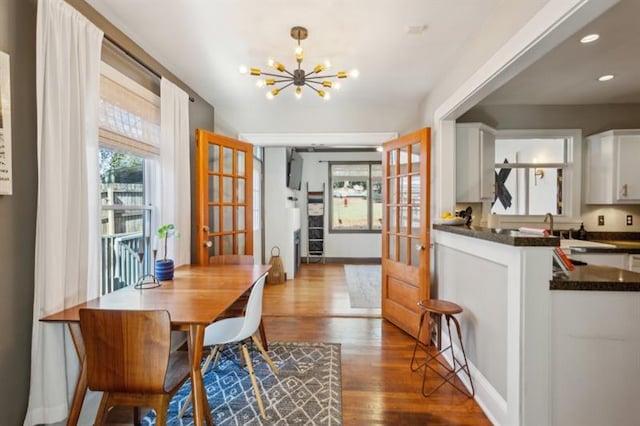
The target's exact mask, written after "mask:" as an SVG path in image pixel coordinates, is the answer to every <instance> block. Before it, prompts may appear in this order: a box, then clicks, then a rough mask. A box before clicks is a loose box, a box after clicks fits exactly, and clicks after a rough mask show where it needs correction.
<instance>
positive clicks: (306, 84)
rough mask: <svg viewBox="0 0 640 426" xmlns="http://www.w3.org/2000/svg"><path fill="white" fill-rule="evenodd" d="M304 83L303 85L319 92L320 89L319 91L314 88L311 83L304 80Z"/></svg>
mask: <svg viewBox="0 0 640 426" xmlns="http://www.w3.org/2000/svg"><path fill="white" fill-rule="evenodd" d="M304 85H305V86H308V87H310V88H311V89H313V90H315V91H316V93H320V91H319V90H318V89H316V88H315V87H313V86H312V85H310V84H309V83H306V82H305V83H304Z"/></svg>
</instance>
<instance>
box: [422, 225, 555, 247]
mask: <svg viewBox="0 0 640 426" xmlns="http://www.w3.org/2000/svg"><path fill="white" fill-rule="evenodd" d="M433 229H436V230H438V231H445V232H451V233H453V234H458V235H464V236H466V237H470V238H477V239H480V240H487V241H492V242H494V243H500V244H506V245H510V246H516V247H557V246H559V245H560V238H558V237H543V236H541V235H530V234H523V233H521V232H518V231H517V230H513V229H492V228H484V227H482V226H465V225H433Z"/></svg>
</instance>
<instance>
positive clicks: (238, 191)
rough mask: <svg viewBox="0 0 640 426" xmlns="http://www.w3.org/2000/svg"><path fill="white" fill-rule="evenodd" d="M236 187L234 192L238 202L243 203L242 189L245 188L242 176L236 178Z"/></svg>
mask: <svg viewBox="0 0 640 426" xmlns="http://www.w3.org/2000/svg"><path fill="white" fill-rule="evenodd" d="M236 182H237V185H238V188H237V189H236V194H237V197H238V202H239V203H244V201H245V200H244V189H245V180H244V179H243V178H238V179H236Z"/></svg>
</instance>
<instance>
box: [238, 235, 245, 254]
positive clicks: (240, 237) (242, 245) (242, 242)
mask: <svg viewBox="0 0 640 426" xmlns="http://www.w3.org/2000/svg"><path fill="white" fill-rule="evenodd" d="M236 235H237V236H238V253H239V254H244V253H245V251H246V248H245V239H246V235H245V234H244V233H243V232H241V233H239V234H236Z"/></svg>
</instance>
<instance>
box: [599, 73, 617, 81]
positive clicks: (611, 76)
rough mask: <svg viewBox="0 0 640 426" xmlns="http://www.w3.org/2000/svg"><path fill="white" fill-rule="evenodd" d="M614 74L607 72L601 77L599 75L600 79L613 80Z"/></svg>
mask: <svg viewBox="0 0 640 426" xmlns="http://www.w3.org/2000/svg"><path fill="white" fill-rule="evenodd" d="M613 77H614V76H613V74H607V75H603V76H601V77H598V81H609V80H613Z"/></svg>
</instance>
